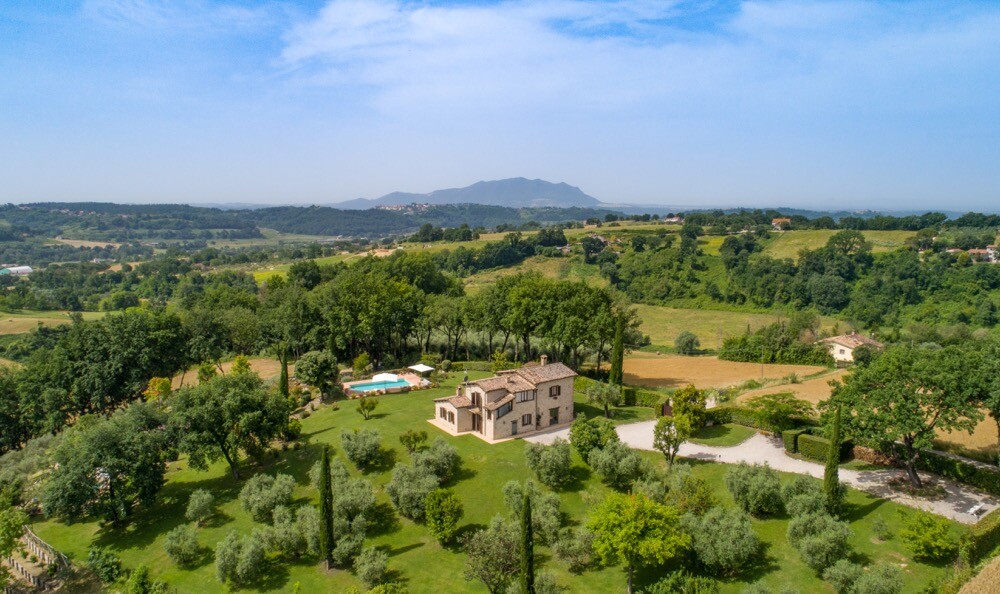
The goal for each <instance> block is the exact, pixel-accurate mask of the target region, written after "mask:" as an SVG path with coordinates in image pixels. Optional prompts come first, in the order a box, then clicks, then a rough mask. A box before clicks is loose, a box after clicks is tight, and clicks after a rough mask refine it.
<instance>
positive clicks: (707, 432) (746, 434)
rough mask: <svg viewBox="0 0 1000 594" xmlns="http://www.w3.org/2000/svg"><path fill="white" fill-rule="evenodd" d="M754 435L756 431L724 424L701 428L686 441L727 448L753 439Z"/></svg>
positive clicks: (741, 426) (732, 424)
mask: <svg viewBox="0 0 1000 594" xmlns="http://www.w3.org/2000/svg"><path fill="white" fill-rule="evenodd" d="M755 433H757V430H756V429H751V428H749V427H744V426H743V425H736V424H734V423H726V424H725V425H712V426H711V427H703V428H702V429H700V430H698V431H697V432H695V434H694V436H692V437H691V439H689V440H688V441H690V442H691V443H696V444H699V445H706V446H715V447H723V448H728V447H732V446H736V445H739V444H741V443H743V442H744V441H746V440H748V439H750V438H751V437H753V435H754V434H755Z"/></svg>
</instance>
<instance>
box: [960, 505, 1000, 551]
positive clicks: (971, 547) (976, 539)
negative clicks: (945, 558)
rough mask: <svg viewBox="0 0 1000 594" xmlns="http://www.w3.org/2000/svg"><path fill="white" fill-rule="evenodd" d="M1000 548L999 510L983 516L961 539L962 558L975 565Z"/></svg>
mask: <svg viewBox="0 0 1000 594" xmlns="http://www.w3.org/2000/svg"><path fill="white" fill-rule="evenodd" d="M997 547H1000V509H995V510H993V511H991V512H990V513H988V514H986V515H985V516H983V519H981V520H979V521H978V522H977V523H976V524H975V525H974V526H972V528H970V529H969V531H968V532H967V533H966V534H965V537H964V538H963V539H962V558H963V559H965V561H967V562H968V564H969V565H975V564H976V563H979V562H980V561H981V560H983V559H985V558H986V557H988V556H989V555H990V554H991V553H992V552H993V551H994V550H996V549H997Z"/></svg>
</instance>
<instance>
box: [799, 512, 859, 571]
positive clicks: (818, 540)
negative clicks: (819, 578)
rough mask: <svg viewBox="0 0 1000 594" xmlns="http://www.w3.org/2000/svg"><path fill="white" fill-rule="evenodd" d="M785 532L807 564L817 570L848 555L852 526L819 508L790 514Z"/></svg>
mask: <svg viewBox="0 0 1000 594" xmlns="http://www.w3.org/2000/svg"><path fill="white" fill-rule="evenodd" d="M787 534H788V541H789V542H790V543H791V544H792V546H793V547H795V548H796V549H797V550H798V551H799V555H801V557H802V560H803V561H804V562H805V563H806V565H808V566H809V567H811V568H813V569H814V570H816V571H818V572H819V571H823V570H824V569H826V568H827V567H830V566H831V565H833V564H834V563H836V562H837V561H839V560H840V559H843V558H844V557H845V556H846V555H847V552H848V544H847V541H848V540H849V539H850V537H851V530H850V528H848V527H847V524H846V523H845V522H840V521H837V520H835V519H834V518H833V517H832V516H830V515H829V514H827V513H825V512H819V513H812V514H806V515H803V516H798V517H795V518H792V520H791V521H790V522H789V523H788V533H787Z"/></svg>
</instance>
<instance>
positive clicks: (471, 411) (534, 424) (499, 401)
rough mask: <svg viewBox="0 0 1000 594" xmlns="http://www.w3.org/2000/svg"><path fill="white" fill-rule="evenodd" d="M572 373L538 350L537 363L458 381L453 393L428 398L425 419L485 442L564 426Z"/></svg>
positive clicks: (570, 411) (570, 404) (570, 417)
mask: <svg viewBox="0 0 1000 594" xmlns="http://www.w3.org/2000/svg"><path fill="white" fill-rule="evenodd" d="M574 377H576V372H575V371H573V370H572V369H570V368H569V367H567V366H565V365H563V364H562V363H549V362H548V357H546V356H544V355H543V356H542V359H541V362H540V363H529V364H527V365H525V366H524V367H521V368H519V369H510V370H507V371H501V372H499V373H498V374H497V375H496V376H494V377H490V378H486V379H481V380H477V381H473V382H465V383H463V384H461V385H459V386H458V388H457V389H456V393H455V395H454V396H451V397H449V398H438V399H436V400H435V401H434V418H433V419H431V423H433V424H434V425H436V426H437V427H439V428H441V429H443V430H445V431H447V432H448V433H450V434H452V435H463V434H466V433H471V434H473V435H476V436H477V437H479V438H481V439H483V440H485V441H488V442H491V443H492V442H496V441H501V440H504V439H508V438H512V437H518V436H522V435H526V434H530V433H535V432H537V431H541V430H543V429H548V428H550V427H555V426H558V425H565V424H567V423H570V422H572V420H573V378H574Z"/></svg>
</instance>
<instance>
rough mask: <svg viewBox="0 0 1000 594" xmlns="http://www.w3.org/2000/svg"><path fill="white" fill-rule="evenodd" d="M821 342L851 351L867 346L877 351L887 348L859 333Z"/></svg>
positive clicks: (825, 339) (832, 337) (834, 337)
mask: <svg viewBox="0 0 1000 594" xmlns="http://www.w3.org/2000/svg"><path fill="white" fill-rule="evenodd" d="M820 342H832V343H836V344H839V345H842V346H845V347H848V348H851V349H854V348H857V347H859V346H861V345H867V346H870V347H875V348H877V349H881V348H883V347H885V345H884V344H882V343H881V342H879V341H877V340H875V339H874V338H869V337H867V336H865V335H864V334H858V333H857V332H852V333H851V334H843V335H841V336H831V337H830V338H824V339H823V340H822V341H820Z"/></svg>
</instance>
